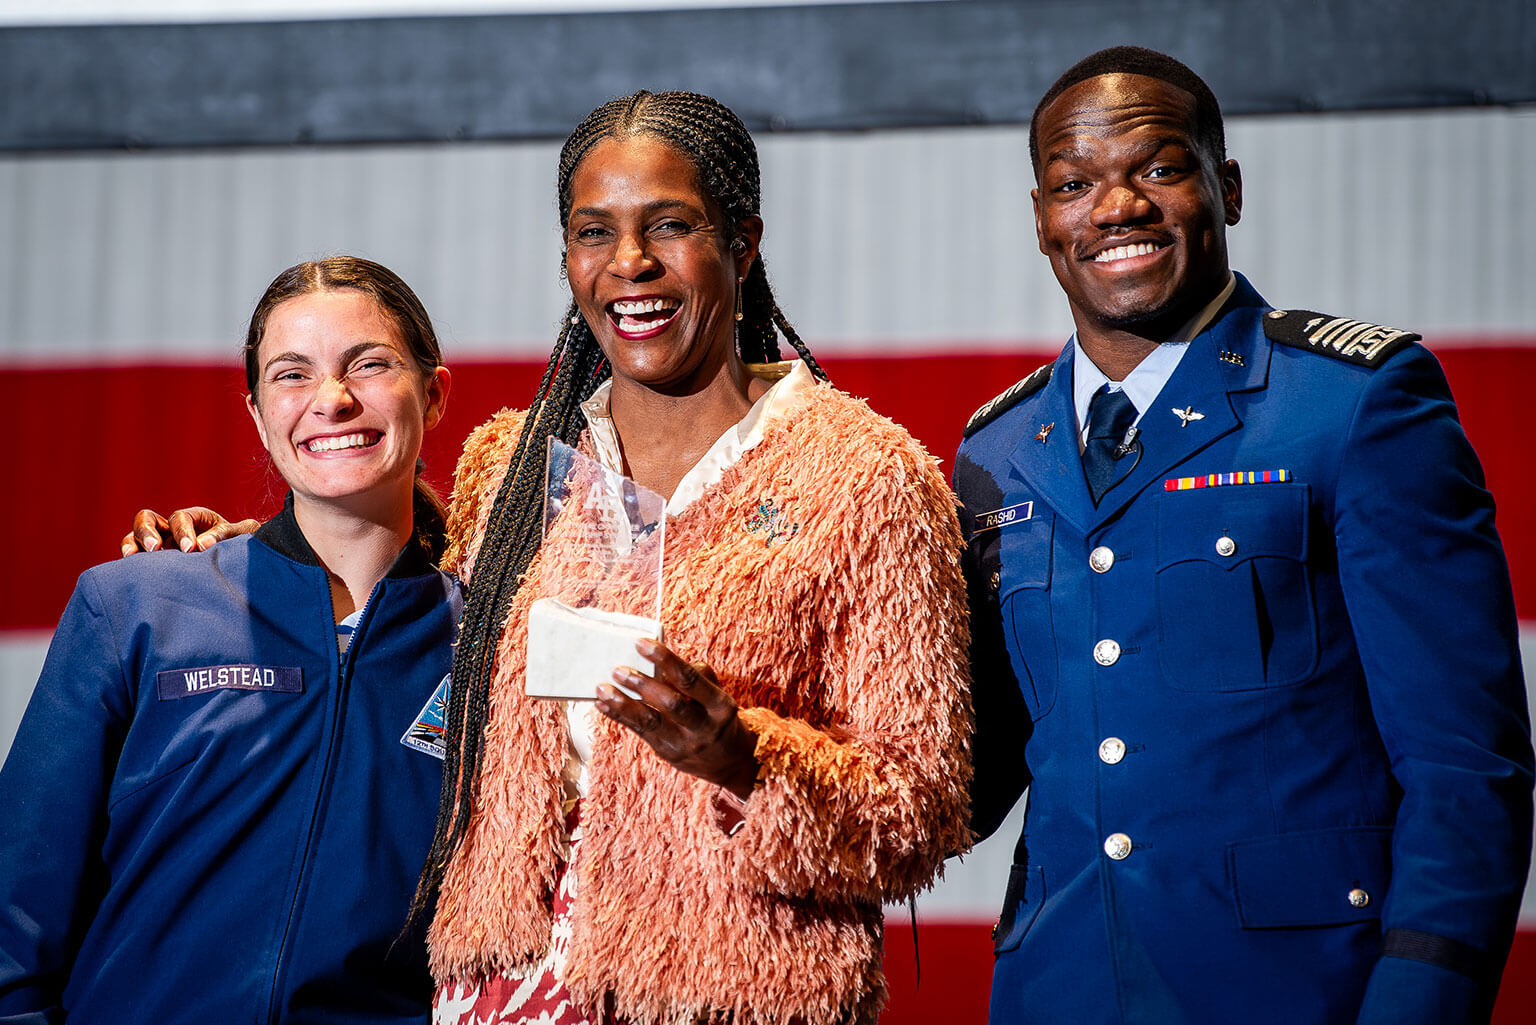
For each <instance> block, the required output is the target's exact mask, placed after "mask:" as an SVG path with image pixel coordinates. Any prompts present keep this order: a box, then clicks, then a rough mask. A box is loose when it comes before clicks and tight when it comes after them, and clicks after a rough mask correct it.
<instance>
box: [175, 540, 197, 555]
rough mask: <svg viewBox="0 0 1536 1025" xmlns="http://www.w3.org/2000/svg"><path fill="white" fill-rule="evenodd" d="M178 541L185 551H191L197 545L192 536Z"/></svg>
mask: <svg viewBox="0 0 1536 1025" xmlns="http://www.w3.org/2000/svg"><path fill="white" fill-rule="evenodd" d="M176 543H177V544H178V545H180V546H181V550H182V551H184V552H190V551H191V550H192V549H193V548H194V547H195V546H196V545H197V542H196V541H195V540H193V539H192V538H190V537H184V538H182V539H181V540H180V541H178V542H176Z"/></svg>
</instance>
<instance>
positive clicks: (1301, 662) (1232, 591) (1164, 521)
mask: <svg viewBox="0 0 1536 1025" xmlns="http://www.w3.org/2000/svg"><path fill="white" fill-rule="evenodd" d="M1309 495H1310V489H1309V488H1308V487H1307V485H1305V484H1250V485H1237V486H1227V487H1216V488H1202V489H1199V490H1195V491H1170V492H1166V493H1165V494H1162V495H1160V496H1158V498H1159V503H1160V504H1159V506H1158V513H1157V608H1158V619H1159V626H1160V640H1161V643H1160V644H1159V647H1158V650H1159V656H1158V657H1159V660H1160V662H1161V666H1162V671H1163V674H1164V676H1165V677H1166V679H1167V682H1168V684H1169V686H1171V687H1173V688H1175V689H1177V690H1187V691H1241V690H1257V689H1259V688H1263V687H1281V686H1285V685H1287V684H1293V683H1299V682H1300V681H1302V680H1304V679H1306V678H1307V677H1308V676H1310V675H1311V674H1312V672H1313V671H1314V669H1315V668H1316V666H1317V648H1318V644H1317V614H1316V610H1315V607H1314V604H1313V598H1312V581H1311V574H1310V572H1309V570H1308V566H1307V552H1308V537H1307V535H1308V522H1309V521H1308V502H1309Z"/></svg>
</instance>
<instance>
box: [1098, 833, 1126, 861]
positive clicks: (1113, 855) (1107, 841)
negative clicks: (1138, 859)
mask: <svg viewBox="0 0 1536 1025" xmlns="http://www.w3.org/2000/svg"><path fill="white" fill-rule="evenodd" d="M1104 853H1105V854H1107V855H1109V857H1110V860H1111V861H1124V860H1125V859H1126V858H1127V857H1129V856H1130V853H1131V838H1130V837H1128V836H1126V835H1125V834H1124V833H1111V834H1109V836H1107V837H1105V838H1104Z"/></svg>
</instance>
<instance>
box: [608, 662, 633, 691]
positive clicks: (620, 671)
mask: <svg viewBox="0 0 1536 1025" xmlns="http://www.w3.org/2000/svg"><path fill="white" fill-rule="evenodd" d="M613 678H614V680H615V681H616V682H618V683H634V682H635V671H634V670H633V669H631V668H630V667H629V666H619V667H618V668H617V669H615V670H614V671H613ZM603 686H604V687H607V686H608V685H607V684H606V683H605V684H603ZM611 690H612V688H610V691H611Z"/></svg>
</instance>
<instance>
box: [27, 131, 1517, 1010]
mask: <svg viewBox="0 0 1536 1025" xmlns="http://www.w3.org/2000/svg"><path fill="white" fill-rule="evenodd" d="M760 142H761V146H762V156H763V167H764V183H765V197H764V216H765V219H766V221H767V233H766V236H765V238H764V242H763V253H764V256H765V259H766V261H767V266H768V271H769V274H770V276H771V277H772V279H773V281H774V283H775V287H776V289H777V291H778V293H779V296H780V299H781V303H782V305H783V307H784V309H785V310H786V312H787V313H788V315H789V317H790V319H791V320H792V321H793V322H794V323H795V324H796V325H797V326H798V328H799V330H800V332H801V334H802V335H803V336H804V337H805V338H806V339H807V340H808V341H809V342H810V343H811V345H812V347H813V349H814V350H815V351H816V352H817V353H818V354H819V356H820V357H821V358H822V361H823V362H824V364H825V365H826V367H827V369H828V371H829V372H830V374H831V376H832V378H833V380H834V381H835V382H836V383H837V384H838V385H839V386H840V387H842V388H844V389H845V390H847V391H850V392H852V393H854V394H857V395H861V396H865V397H867V398H868V399H869V401H870V403H871V404H872V405H873V406H874V407H875V409H877V410H879V411H880V412H883V413H885V414H887V415H889V416H891V417H893V418H894V419H896V420H898V421H900V422H901V423H903V424H905V425H907V426H908V427H909V428H910V429H911V430H912V432H913V433H914V434H915V435H916V436H917V437H918V438H919V439H920V440H922V441H923V442H924V444H926V445H927V446H928V448H929V450H930V451H931V452H932V453H934V455H936V456H938V457H939V458H940V459H942V460H943V461H944V462H945V465H946V468H947V467H948V465H949V463H950V459H951V457H952V455H953V452H954V449H955V446H956V444H957V442H958V440H959V430H960V427H961V425H962V424H963V423H964V422H965V420H966V418H967V416H968V415H969V414H970V412H971V411H972V410H973V409H974V408H975V407H976V406H977V405H979V404H980V403H981V402H983V401H985V400H986V399H987V398H989V397H990V396H992V395H993V394H995V393H996V392H998V391H1000V390H1002V389H1003V388H1004V387H1006V386H1007V385H1008V384H1010V383H1012V382H1013V381H1015V380H1017V379H1018V378H1020V377H1022V376H1023V375H1025V374H1026V373H1028V372H1029V371H1030V370H1032V369H1033V368H1034V367H1036V366H1038V365H1039V364H1040V363H1042V362H1045V361H1046V360H1048V359H1049V358H1051V357H1052V355H1053V354H1054V353H1055V352H1056V351H1057V350H1058V349H1059V348H1060V346H1061V344H1062V342H1063V341H1064V340H1065V338H1066V336H1067V335H1068V333H1069V332H1070V330H1071V325H1070V321H1069V318H1068V315H1067V310H1066V304H1065V302H1064V300H1063V298H1062V296H1061V294H1060V292H1059V290H1058V289H1057V287H1056V285H1055V282H1054V280H1053V279H1052V277H1051V275H1050V271H1049V267H1048V265H1047V264H1046V261H1045V259H1044V258H1043V257H1042V256H1040V254H1039V253H1038V251H1037V249H1036V246H1035V239H1034V230H1033V225H1032V221H1031V209H1030V201H1029V192H1028V190H1029V186H1030V184H1031V175H1030V170H1029V161H1028V150H1027V137H1026V132H1025V130H1024V129H1023V128H1021V127H1017V126H1007V127H985V128H950V129H918V130H906V131H883V132H870V133H863V134H847V135H833V134H826V135H819V134H801V135H792V136H771V135H770V136H767V137H764V138H762V139H761V140H760ZM1229 149H1230V151H1231V155H1233V156H1234V157H1236V158H1237V159H1238V160H1239V161H1240V162H1241V164H1242V167H1243V170H1244V180H1245V184H1246V203H1245V208H1244V217H1243V221H1242V223H1241V224H1239V225H1238V226H1237V227H1235V228H1234V229H1232V232H1231V236H1230V238H1231V247H1232V253H1233V262H1234V265H1235V266H1236V267H1237V268H1238V269H1239V270H1242V271H1243V272H1245V273H1246V274H1247V275H1248V276H1249V277H1250V278H1251V279H1252V281H1253V282H1254V284H1255V285H1256V286H1257V287H1258V288H1259V290H1260V291H1261V292H1262V293H1263V294H1264V295H1265V296H1266V297H1267V298H1268V299H1269V300H1270V301H1271V302H1273V303H1274V304H1276V305H1279V306H1301V307H1306V308H1309V309H1316V310H1321V311H1326V312H1331V313H1337V314H1341V315H1347V316H1351V317H1356V318H1360V319H1365V320H1374V321H1379V322H1382V323H1386V324H1391V325H1394V326H1399V327H1403V328H1409V329H1412V330H1416V331H1419V332H1422V333H1423V334H1424V335H1425V337H1426V341H1427V343H1428V345H1429V346H1430V347H1431V348H1432V349H1433V350H1434V351H1435V352H1436V354H1437V355H1438V356H1439V357H1440V359H1441V361H1442V362H1443V363H1444V365H1445V368H1446V371H1447V373H1448V375H1449V377H1450V381H1451V385H1452V388H1453V389H1454V391H1455V394H1456V397H1457V399H1458V401H1459V403H1460V408H1461V412H1462V417H1463V421H1464V423H1465V425H1466V429H1467V432H1468V434H1469V435H1470V436H1471V438H1472V441H1473V443H1474V445H1475V446H1476V447H1477V449H1478V452H1479V453H1480V455H1481V456H1482V459H1483V463H1484V466H1485V468H1486V470H1487V474H1488V480H1489V485H1490V487H1491V489H1492V491H1493V493H1494V495H1495V496H1496V498H1497V501H1498V507H1499V518H1498V522H1499V526H1500V529H1501V533H1502V535H1503V538H1504V542H1505V545H1506V548H1507V551H1508V553H1509V559H1510V563H1511V567H1512V570H1513V573H1514V581H1515V594H1516V600H1517V603H1518V607H1519V611H1520V614H1521V616H1522V623H1523V624H1524V631H1523V637H1524V638H1525V640H1526V643H1525V645H1524V646H1525V648H1526V652H1527V658H1526V661H1527V664H1530V663H1531V662H1532V661H1533V659H1536V647H1533V645H1532V644H1531V643H1530V642H1531V641H1533V640H1536V536H1533V531H1532V528H1533V527H1536V485H1533V483H1532V480H1533V476H1532V473H1531V470H1530V465H1531V458H1530V455H1529V452H1530V447H1531V443H1530V431H1529V428H1528V427H1527V421H1526V419H1525V413H1526V412H1527V411H1528V410H1529V408H1530V407H1529V406H1528V405H1527V404H1528V403H1529V402H1530V401H1531V399H1529V398H1528V397H1526V395H1527V393H1528V391H1529V389H1530V386H1531V384H1532V382H1536V247H1533V245H1532V242H1531V240H1532V238H1533V237H1536V209H1533V207H1532V204H1533V199H1532V195H1533V194H1532V192H1531V190H1530V188H1529V168H1531V167H1532V166H1536V116H1533V115H1532V113H1531V112H1530V111H1528V110H1526V111H1522V110H1519V109H1514V110H1497V109H1495V110H1489V109H1482V110H1455V111H1441V112H1432V113H1389V114H1350V115H1340V114H1327V115H1306V116H1300V115H1297V116H1272V117H1262V118H1239V119H1233V120H1232V121H1231V122H1230V123H1229ZM556 153H557V146H555V145H553V144H549V143H506V144H496V143H467V144H458V145H447V144H443V145H431V144H423V145H415V146H377V147H359V148H347V149H304V148H297V149H247V150H213V151H170V152H168V151H156V152H150V153H114V154H106V155H103V154H100V153H93V154H86V155H57V154H37V153H28V154H19V155H9V156H0V239H4V240H5V241H4V245H3V246H0V360H3V365H0V410H3V411H4V413H5V415H6V416H7V418H8V422H9V423H10V424H11V428H10V431H11V437H12V443H11V448H10V449H9V453H10V454H9V458H8V462H9V466H8V468H7V469H8V473H7V476H8V479H9V481H10V483H9V487H8V498H7V500H6V501H5V503H4V512H3V514H0V516H3V520H0V524H3V531H0V537H3V538H4V539H5V542H6V544H8V546H9V548H10V555H9V559H8V563H9V565H8V568H7V571H6V573H7V579H6V586H5V587H4V588H3V589H0V750H3V749H4V748H5V746H8V744H9V742H10V737H11V735H12V734H13V732H14V730H15V728H16V720H17V719H18V718H19V716H20V713H21V710H22V708H23V706H24V705H25V701H26V697H27V694H28V692H29V690H30V687H31V685H32V682H33V681H34V679H35V677H36V674H37V671H38V668H39V665H40V663H41V659H42V655H43V652H44V651H45V649H46V645H47V642H48V638H49V631H50V628H51V627H52V625H53V623H54V622H55V620H56V618H57V616H58V614H59V612H60V611H61V609H62V608H63V606H64V603H65V601H66V600H67V599H68V596H69V593H70V590H71V587H72V585H73V582H74V579H75V577H76V575H77V574H78V573H79V572H80V571H81V570H82V569H84V568H85V567H86V566H88V565H90V564H92V563H95V562H99V561H102V560H106V559H110V558H113V557H115V554H116V540H117V538H118V537H119V536H120V535H121V534H122V533H123V532H124V530H125V529H126V527H127V525H128V522H129V517H130V515H131V513H132V512H133V510H134V509H136V508H138V507H139V506H141V505H146V504H148V505H154V506H156V507H158V508H160V509H162V510H169V509H171V508H174V507H176V506H178V505H182V504H187V503H194V502H201V503H205V504H209V505H213V506H214V507H216V508H219V509H221V510H223V511H225V512H228V513H231V514H235V513H238V514H250V513H258V514H260V513H266V512H270V511H272V510H273V509H274V508H275V507H276V505H277V504H278V503H279V501H280V498H281V490H280V488H279V487H278V485H277V484H275V483H274V481H273V479H272V478H271V476H270V474H269V473H268V472H267V470H266V467H265V463H264V460H263V459H262V457H261V453H260V450H259V449H258V447H257V445H256V439H255V434H254V431H253V430H252V429H251V426H250V424H249V421H248V419H247V416H246V413H245V411H244V408H243V382H242V381H241V378H240V374H239V371H238V370H237V369H236V359H235V353H236V352H237V350H238V347H239V344H240V339H241V336H242V333H243V327H244V322H245V318H246V317H247V315H248V314H249V311H250V308H251V306H252V304H253V303H254V301H255V299H256V297H257V296H258V295H259V294H260V292H261V291H262V289H263V287H264V286H265V284H266V282H267V281H269V280H270V279H271V278H272V276H273V275H274V274H275V273H276V272H277V271H278V270H280V269H281V268H283V267H285V266H287V265H289V264H291V263H294V262H295V261H297V260H300V259H304V258H309V257H314V256H319V255H324V254H328V253H336V252H350V253H358V254H361V255H365V256H368V257H371V258H374V259H377V260H379V261H381V262H383V263H386V264H388V265H389V266H391V267H393V268H394V269H396V270H397V271H399V272H400V273H401V274H402V275H403V276H404V277H405V278H406V279H407V280H408V281H410V282H411V283H412V284H413V286H414V287H415V288H416V289H417V290H418V292H419V293H420V294H421V296H422V298H423V299H424V300H425V302H426V303H427V306H428V307H429V309H430V310H431V311H432V314H433V316H434V318H435V320H436V322H437V324H438V327H439V330H440V333H441V335H442V337H443V340H444V347H445V350H446V352H447V356H448V361H449V363H450V365H451V366H452V367H453V369H454V371H455V377H454V386H453V393H452V396H451V399H450V405H449V414H448V418H447V420H446V422H445V423H444V425H443V426H442V427H441V428H440V429H439V430H437V431H436V432H435V434H434V435H433V436H432V437H431V438H430V439H429V444H428V451H427V458H428V462H429V477H431V478H432V479H433V480H435V481H436V482H438V483H440V484H441V485H442V486H443V487H444V488H445V489H446V488H447V486H448V484H449V482H450V479H451V475H452V467H453V462H454V459H455V456H456V454H457V450H458V447H459V444H460V442H461V441H462V439H463V437H464V435H465V434H466V433H467V432H468V431H469V430H470V429H471V428H472V427H473V426H474V425H476V424H477V423H479V422H480V421H481V420H483V419H484V418H485V417H486V416H487V415H488V414H490V413H491V412H492V411H494V410H495V409H497V408H500V407H501V406H504V405H522V404H525V403H526V402H527V399H528V395H529V392H530V390H531V388H532V387H533V386H534V384H535V383H536V382H537V379H538V374H539V371H540V369H541V367H542V364H543V361H544V358H545V355H546V353H547V351H548V345H549V343H550V341H551V340H552V338H553V337H554V332H555V325H556V323H557V321H558V320H559V319H560V317H561V315H562V312H563V308H564V305H565V303H566V301H567V300H568V296H567V294H566V292H565V289H564V287H563V284H562V282H561V280H560V275H559V258H558V257H559V253H558V240H559V235H558V232H557V226H556V225H555V223H554V220H555V213H554V197H553V180H554V166H555V156H556ZM1403 514H1404V515H1412V510H1404V513H1403ZM1379 529H1380V531H1381V534H1382V538H1383V543H1390V538H1391V535H1392V532H1393V523H1392V522H1390V521H1388V522H1383V523H1381V524H1380V525H1379ZM1408 557H1411V553H1410V554H1409V556H1408ZM1443 599H1444V603H1445V608H1446V614H1447V615H1454V614H1456V609H1457V607H1458V595H1455V594H1446V595H1444V596H1443ZM1434 626H1435V625H1434V624H1433V623H1426V624H1424V628H1425V629H1426V630H1432V629H1434ZM1447 683H1448V685H1450V684H1452V683H1454V681H1447ZM1015 818H1016V819H1017V812H1016V814H1015ZM1004 833H1005V834H1007V835H1000V836H999V837H998V838H996V839H994V840H993V841H991V842H989V843H988V844H985V845H983V846H982V847H981V848H980V849H979V850H978V851H977V852H976V853H975V854H973V855H971V856H970V857H969V858H967V859H966V860H965V861H964V862H963V863H959V864H956V863H952V864H951V866H950V872H949V878H948V879H947V880H946V881H945V883H944V884H942V885H941V886H940V887H939V888H938V889H937V890H936V891H935V892H934V893H932V894H930V895H928V896H926V897H925V898H923V899H922V900H920V901H919V903H918V913H917V929H916V937H917V943H918V946H917V950H916V951H914V949H913V931H912V929H911V928H910V927H909V925H908V924H907V919H906V915H905V910H904V909H892V910H891V917H890V920H889V924H890V928H889V929H888V947H889V949H888V954H887V969H888V972H889V974H890V977H891V980H892V989H893V998H892V1004H891V1007H890V1009H889V1011H888V1013H887V1016H886V1018H885V1019H884V1020H885V1021H887V1022H896V1023H902V1022H927V1021H954V1022H979V1021H981V1020H982V1019H983V1017H984V1013H985V1012H984V1008H985V998H986V985H987V977H988V973H989V971H990V960H991V959H990V953H989V941H988V938H987V931H988V927H989V925H990V923H991V921H992V919H993V918H994V916H995V911H996V906H997V904H998V902H999V901H1000V898H1001V892H1002V883H1003V881H1004V879H1005V878H1006V873H1007V862H1008V858H1009V854H1010V851H1011V846H1012V843H1013V840H1014V837H1015V835H1016V834H1017V824H1016V822H1015V824H1014V825H1012V826H1010V827H1005V829H1004ZM1524 924H1525V926H1526V929H1527V930H1528V931H1527V932H1524V933H1522V935H1521V937H1520V939H1519V940H1518V942H1517V945H1516V950H1515V954H1514V957H1513V960H1512V962H1511V967H1510V970H1509V972H1508V973H1506V980H1507V981H1506V985H1505V989H1504V992H1503V995H1502V997H1501V1004H1500V1011H1499V1014H1500V1017H1499V1019H1498V1020H1499V1021H1501V1022H1505V1023H1513V1022H1515V1021H1524V1020H1530V1018H1529V1017H1528V1016H1529V1015H1531V1013H1532V1011H1533V1010H1536V982H1533V981H1532V980H1533V977H1536V904H1531V903H1530V902H1528V913H1527V915H1526V916H1525V918H1524ZM919 957H920V958H921V964H922V971H921V985H920V986H918V985H917V982H916V976H917V972H916V964H917V960H918V958H919Z"/></svg>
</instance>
